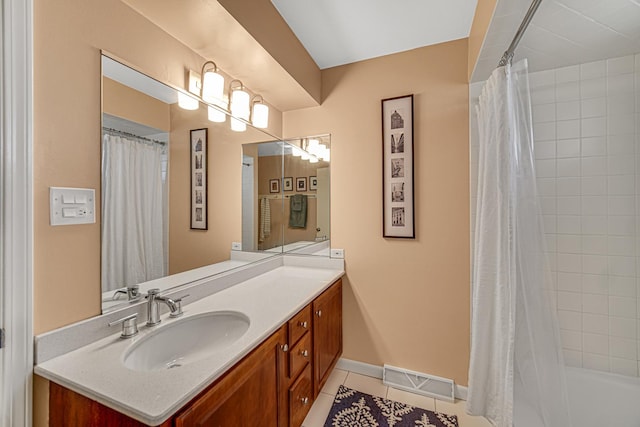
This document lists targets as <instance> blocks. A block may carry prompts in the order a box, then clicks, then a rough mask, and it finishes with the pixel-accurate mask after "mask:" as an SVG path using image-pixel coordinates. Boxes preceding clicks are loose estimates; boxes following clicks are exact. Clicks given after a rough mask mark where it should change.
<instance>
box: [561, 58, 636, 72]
mask: <svg viewBox="0 0 640 427" xmlns="http://www.w3.org/2000/svg"><path fill="white" fill-rule="evenodd" d="M634 65H635V61H634V56H633V55H628V56H622V57H619V58H610V59H607V75H608V76H615V75H618V74H625V73H633V69H634ZM556 76H557V73H556Z"/></svg>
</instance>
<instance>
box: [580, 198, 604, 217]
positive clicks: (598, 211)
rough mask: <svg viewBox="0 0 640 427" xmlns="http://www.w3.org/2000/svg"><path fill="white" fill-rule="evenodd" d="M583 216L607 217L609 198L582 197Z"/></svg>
mask: <svg viewBox="0 0 640 427" xmlns="http://www.w3.org/2000/svg"><path fill="white" fill-rule="evenodd" d="M581 212H582V215H589V216H593V215H606V214H607V196H582V210H581Z"/></svg>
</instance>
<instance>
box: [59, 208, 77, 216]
mask: <svg viewBox="0 0 640 427" xmlns="http://www.w3.org/2000/svg"><path fill="white" fill-rule="evenodd" d="M77 212H78V211H77V210H76V208H62V217H63V218H73V217H76V216H78V215H77Z"/></svg>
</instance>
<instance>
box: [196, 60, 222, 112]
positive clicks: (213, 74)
mask: <svg viewBox="0 0 640 427" xmlns="http://www.w3.org/2000/svg"><path fill="white" fill-rule="evenodd" d="M200 75H201V76H202V77H201V78H202V83H201V85H200V86H201V87H202V100H203V101H204V102H207V103H209V104H213V105H216V106H218V107H221V108H225V107H226V105H225V101H224V77H222V75H221V74H220V73H218V66H217V65H216V63H215V62H213V61H207V62H205V63H204V65H202V73H201V74H200ZM207 113H208V117H209V120H211V121H212V122H216V123H223V122H224V121H225V120H227V115H226V114H225V112H224V111H223V110H221V109H217V108H214V107H212V106H209V107H208V109H207Z"/></svg>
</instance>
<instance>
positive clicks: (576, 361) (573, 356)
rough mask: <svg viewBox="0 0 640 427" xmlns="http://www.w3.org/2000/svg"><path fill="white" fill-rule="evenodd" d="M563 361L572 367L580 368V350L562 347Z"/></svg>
mask: <svg viewBox="0 0 640 427" xmlns="http://www.w3.org/2000/svg"><path fill="white" fill-rule="evenodd" d="M563 353H564V354H563V355H564V363H565V365H567V366H573V367H574V368H582V351H578V350H567V349H563Z"/></svg>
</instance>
